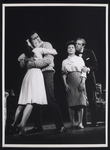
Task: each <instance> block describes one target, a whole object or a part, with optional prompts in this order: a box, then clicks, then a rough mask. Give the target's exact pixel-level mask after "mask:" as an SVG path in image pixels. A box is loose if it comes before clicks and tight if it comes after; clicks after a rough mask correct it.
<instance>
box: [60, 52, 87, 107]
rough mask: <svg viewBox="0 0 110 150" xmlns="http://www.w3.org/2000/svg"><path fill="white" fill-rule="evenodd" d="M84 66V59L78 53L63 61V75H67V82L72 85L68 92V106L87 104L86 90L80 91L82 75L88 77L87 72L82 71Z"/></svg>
mask: <svg viewBox="0 0 110 150" xmlns="http://www.w3.org/2000/svg"><path fill="white" fill-rule="evenodd" d="M84 66H85V64H84V61H83V59H82V58H81V57H78V56H76V55H75V56H73V57H69V56H68V58H67V59H65V60H64V61H63V62H62V72H63V75H66V76H67V78H66V80H67V84H68V85H69V87H70V91H69V92H67V103H68V107H72V106H80V105H81V106H82V105H83V106H85V105H86V95H85V90H84V91H82V92H79V90H78V86H79V84H80V82H81V77H85V78H86V73H84V72H81V69H82V67H84Z"/></svg>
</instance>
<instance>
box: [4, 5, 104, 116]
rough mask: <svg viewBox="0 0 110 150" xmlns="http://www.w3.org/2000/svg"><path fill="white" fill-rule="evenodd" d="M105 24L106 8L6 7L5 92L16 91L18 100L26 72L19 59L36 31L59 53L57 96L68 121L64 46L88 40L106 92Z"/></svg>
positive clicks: (57, 59) (97, 76)
mask: <svg viewBox="0 0 110 150" xmlns="http://www.w3.org/2000/svg"><path fill="white" fill-rule="evenodd" d="M105 21H106V18H105V7H80V6H79V7H76V6H72V7H60V6H59V7H53V6H51V7H6V9H5V89H6V90H8V89H13V90H14V93H15V94H16V96H17V97H18V95H19V91H20V86H21V83H22V79H23V77H24V74H25V71H26V70H25V69H21V68H20V66H19V62H18V61H17V58H18V56H19V55H20V54H21V53H22V50H21V47H22V45H23V43H24V42H25V40H26V38H27V35H28V33H29V32H30V31H31V30H35V31H36V32H37V33H38V34H39V36H40V37H41V39H42V40H44V41H48V42H50V43H51V44H52V45H53V47H54V48H55V49H56V50H57V52H58V55H57V56H55V70H56V73H55V97H56V99H57V101H58V103H59V105H60V108H61V111H62V114H63V117H64V118H65V117H66V115H65V114H66V112H67V106H66V99H65V90H64V85H63V81H62V76H61V63H62V61H63V60H64V59H65V58H66V57H67V52H66V49H65V44H66V42H67V41H68V40H71V39H73V40H76V39H77V38H78V37H82V38H84V39H85V40H86V42H87V44H86V48H88V49H91V50H93V51H94V52H95V54H96V57H97V60H98V64H99V68H98V71H96V80H97V83H101V84H102V88H103V89H105V69H106V62H105V60H106V57H105V54H106V45H105V42H106V35H105V29H106V25H105Z"/></svg>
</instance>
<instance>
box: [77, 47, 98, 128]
mask: <svg viewBox="0 0 110 150" xmlns="http://www.w3.org/2000/svg"><path fill="white" fill-rule="evenodd" d="M76 55H78V54H77V52H76ZM82 58H83V60H84V62H85V66H86V67H89V68H90V72H89V73H87V79H86V90H87V97H88V101H89V106H90V111H91V123H92V125H93V126H95V125H96V122H97V118H96V116H97V115H96V112H97V111H96V97H95V91H96V79H95V70H97V69H98V63H97V59H96V56H95V54H94V52H93V51H92V50H88V49H84V50H83V54H82ZM83 124H84V126H86V115H85V113H84V119H83Z"/></svg>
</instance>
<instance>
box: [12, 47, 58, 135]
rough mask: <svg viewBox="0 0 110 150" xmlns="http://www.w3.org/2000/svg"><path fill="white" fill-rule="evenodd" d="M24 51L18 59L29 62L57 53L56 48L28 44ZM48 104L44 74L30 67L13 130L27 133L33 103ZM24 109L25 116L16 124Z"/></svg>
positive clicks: (20, 96) (25, 77) (22, 87)
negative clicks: (34, 46)
mask: <svg viewBox="0 0 110 150" xmlns="http://www.w3.org/2000/svg"><path fill="white" fill-rule="evenodd" d="M24 51H25V53H23V54H22V55H20V56H19V58H18V61H19V62H20V61H22V60H25V61H26V62H27V63H29V61H33V60H34V59H41V58H42V55H43V54H52V55H56V54H57V52H56V50H55V49H45V48H34V49H33V50H32V48H31V47H29V46H28V45H25V46H24ZM34 103H36V104H40V105H46V104H47V97H46V91H45V86H44V79H43V74H42V72H41V70H40V69H38V68H31V69H28V65H27V73H26V74H25V76H24V79H23V81H22V86H21V91H20V95H19V100H18V108H17V110H16V112H15V118H14V122H13V123H12V124H11V127H12V128H13V131H14V130H15V129H16V127H17V128H19V129H20V135H24V134H25V130H24V127H25V125H26V122H27V120H28V118H29V116H30V114H31V112H32V109H33V104H34ZM23 108H24V111H23V116H22V119H21V122H20V124H19V125H16V123H17V120H18V117H19V116H20V113H21V112H22V110H23Z"/></svg>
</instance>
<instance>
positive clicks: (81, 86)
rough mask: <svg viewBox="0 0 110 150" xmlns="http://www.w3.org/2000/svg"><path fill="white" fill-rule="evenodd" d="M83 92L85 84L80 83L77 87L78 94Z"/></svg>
mask: <svg viewBox="0 0 110 150" xmlns="http://www.w3.org/2000/svg"><path fill="white" fill-rule="evenodd" d="M84 90H85V84H84V83H83V82H82V83H80V84H79V86H78V91H79V92H82V91H84Z"/></svg>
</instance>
